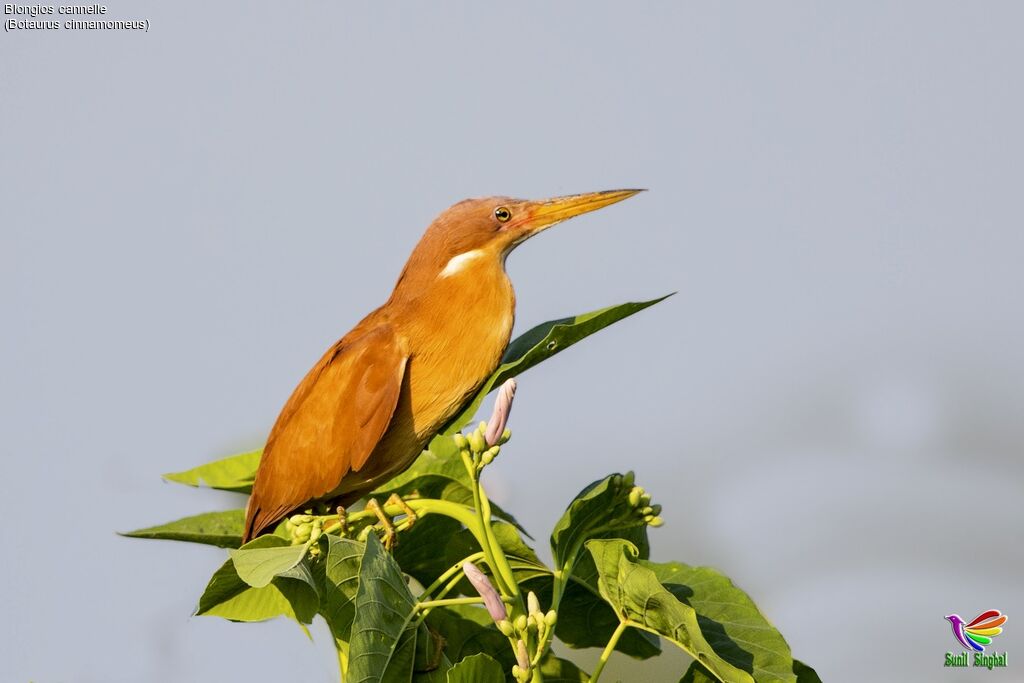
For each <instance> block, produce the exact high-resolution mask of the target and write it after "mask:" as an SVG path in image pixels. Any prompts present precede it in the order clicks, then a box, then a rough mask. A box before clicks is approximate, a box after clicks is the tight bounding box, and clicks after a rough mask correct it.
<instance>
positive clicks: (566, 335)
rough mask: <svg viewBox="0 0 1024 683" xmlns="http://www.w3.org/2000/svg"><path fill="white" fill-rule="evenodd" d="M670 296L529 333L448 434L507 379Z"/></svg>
mask: <svg viewBox="0 0 1024 683" xmlns="http://www.w3.org/2000/svg"><path fill="white" fill-rule="evenodd" d="M669 296H672V295H671V294H668V295H666V296H663V297H660V298H657V299H651V300H650V301H640V302H628V303H624V304H619V305H618V306H609V307H608V308H601V309H598V310H596V311H591V312H589V313H582V314H580V315H577V316H574V317H569V318H561V319H559V320H549V321H548V322H546V323H541V324H540V325H537V326H536V327H534V328H532V329H530V330H527V331H526V332H524V333H523V334H521V335H519V336H518V337H516V338H515V339H514V340H512V343H511V344H509V345H508V348H507V349H506V350H505V356H504V357H503V358H502V363H501V365H500V366H499V367H498V369H497V370H495V371H494V373H493V374H492V375H491V376H490V378H489V379H488V380H487V381H486V382H485V383H484V385H483V387H481V389H480V391H478V392H477V394H476V396H474V397H473V399H472V400H471V401H470V402H469V404H468V405H467V406H466V407H465V408H464V409H463V410H462V412H461V413H459V415H458V416H457V417H456V418H455V419H454V420H452V422H451V423H450V424H449V425H448V426H447V427H446V428H445V430H444V433H445V434H454V433H455V432H457V431H459V430H461V429H462V428H463V427H465V426H466V425H467V424H469V422H470V420H472V419H473V416H474V415H475V414H476V411H477V408H479V407H480V403H481V402H483V400H484V396H486V395H487V394H489V393H490V392H491V390H492V389H494V388H495V387H498V386H500V385H501V384H502V382H504V381H505V380H507V379H509V378H510V377H517V376H519V375H521V374H523V373H524V372H526V371H527V370H529V369H530V368H532V367H533V366H535V365H537V364H538V363H542V362H544V361H546V360H547V359H548V358H551V357H552V356H554V355H557V354H558V353H560V352H561V351H563V350H565V349H567V348H569V347H570V346H572V345H573V344H575V343H576V342H578V341H580V340H582V339H585V338H586V337H589V336H590V335H592V334H594V333H595V332H598V331H600V330H603V329H604V328H606V327H608V326H609V325H611V324H613V323H617V322H618V321H620V320H622V319H623V318H628V317H629V316H631V315H633V314H634V313H637V312H639V311H642V310H643V309H645V308H647V307H648V306H653V305H654V304H656V303H658V302H661V301H664V300H665V299H667V298H668V297H669Z"/></svg>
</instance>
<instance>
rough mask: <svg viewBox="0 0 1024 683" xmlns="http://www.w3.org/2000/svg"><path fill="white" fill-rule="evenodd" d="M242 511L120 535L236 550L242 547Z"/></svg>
mask: <svg viewBox="0 0 1024 683" xmlns="http://www.w3.org/2000/svg"><path fill="white" fill-rule="evenodd" d="M244 524H245V510H225V511H224V512H204V513H203V514H201V515H193V516H192V517H185V518H183V519H178V520H175V521H173V522H168V523H167V524H161V525H160V526H151V527H148V528H146V529H136V530H135V531H128V532H125V533H122V534H121V535H122V536H130V537H132V538H156V539H162V540H166V541H188V542H189V543H205V544H206V545H215V546H218V547H220V548H237V547H238V546H240V545H241V544H242V527H243V526H244Z"/></svg>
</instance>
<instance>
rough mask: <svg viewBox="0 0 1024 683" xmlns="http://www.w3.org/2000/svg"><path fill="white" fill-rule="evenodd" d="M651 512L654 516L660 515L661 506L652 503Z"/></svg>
mask: <svg viewBox="0 0 1024 683" xmlns="http://www.w3.org/2000/svg"><path fill="white" fill-rule="evenodd" d="M651 514H652V515H654V516H655V517H657V516H658V515H660V514H661V506H660V505H657V504H655V505H652V506H651Z"/></svg>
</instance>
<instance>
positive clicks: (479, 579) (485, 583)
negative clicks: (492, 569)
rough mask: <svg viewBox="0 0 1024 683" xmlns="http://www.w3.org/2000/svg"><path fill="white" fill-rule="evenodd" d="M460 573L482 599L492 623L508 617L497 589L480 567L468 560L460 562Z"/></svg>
mask: <svg viewBox="0 0 1024 683" xmlns="http://www.w3.org/2000/svg"><path fill="white" fill-rule="evenodd" d="M462 573H463V574H465V575H466V578H467V579H469V582H470V583H471V584H473V588H475V589H476V592H477V593H479V594H480V597H481V598H483V599H484V607H486V608H487V613H488V614H490V615H491V619H494V623H498V622H499V621H501V620H502V619H508V612H507V611H506V610H505V603H504V602H502V600H501V596H500V595H498V591H496V590H495V589H494V586H493V585H491V580H490V579H488V578H487V575H486V574H484V573H483V572H482V571H480V568H479V567H477V566H476V565H475V564H473V563H472V562H468V561H467V562H463V563H462Z"/></svg>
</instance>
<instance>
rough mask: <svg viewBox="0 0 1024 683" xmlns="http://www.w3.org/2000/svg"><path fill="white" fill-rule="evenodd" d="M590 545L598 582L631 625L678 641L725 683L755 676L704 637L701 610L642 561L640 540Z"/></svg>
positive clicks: (738, 682)
mask: <svg viewBox="0 0 1024 683" xmlns="http://www.w3.org/2000/svg"><path fill="white" fill-rule="evenodd" d="M587 550H588V551H589V552H590V554H591V556H592V557H593V559H594V565H595V567H597V572H598V587H599V589H600V591H601V597H603V598H604V599H605V600H606V601H608V604H610V605H611V606H612V607H613V608H614V609H615V612H616V614H617V615H618V617H619V620H620V621H621V622H623V623H625V624H626V625H627V626H632V627H635V628H639V629H643V630H645V631H650V632H651V633H655V634H657V635H659V636H661V637H663V638H665V639H666V640H668V641H670V642H672V643H675V644H676V645H678V646H679V647H680V648H682V649H683V650H684V651H685V652H687V653H688V654H689V655H690V656H692V657H693V658H694V659H696V660H697V661H699V662H700V663H701V664H703V665H704V666H705V667H706V668H707V669H708V670H709V671H711V672H712V673H713V674H714V675H715V676H716V677H717V678H718V679H719V680H720V681H723V683H749V682H750V681H753V678H752V677H751V676H750V674H749V673H747V672H746V671H743V670H742V669H738V668H736V667H735V666H733V665H732V664H730V663H729V662H728V661H726V660H725V659H723V658H722V657H721V656H720V655H719V654H718V653H716V652H715V650H714V648H713V647H712V646H711V644H710V643H708V641H707V640H705V638H704V634H703V633H702V632H701V629H700V626H699V625H698V622H697V613H696V611H694V609H693V608H692V607H690V606H689V605H687V604H685V603H682V602H680V601H679V600H678V599H677V598H676V596H675V595H673V594H672V593H670V592H669V591H668V590H667V589H666V588H665V587H664V586H662V585H661V583H659V582H658V577H657V576H656V575H655V573H654V572H653V571H652V570H651V569H649V568H647V567H645V566H642V565H641V564H639V563H638V559H639V558H638V555H639V552H638V551H637V548H636V546H634V545H633V544H632V543H630V542H628V541H622V540H616V539H613V540H592V541H589V542H588V543H587Z"/></svg>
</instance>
